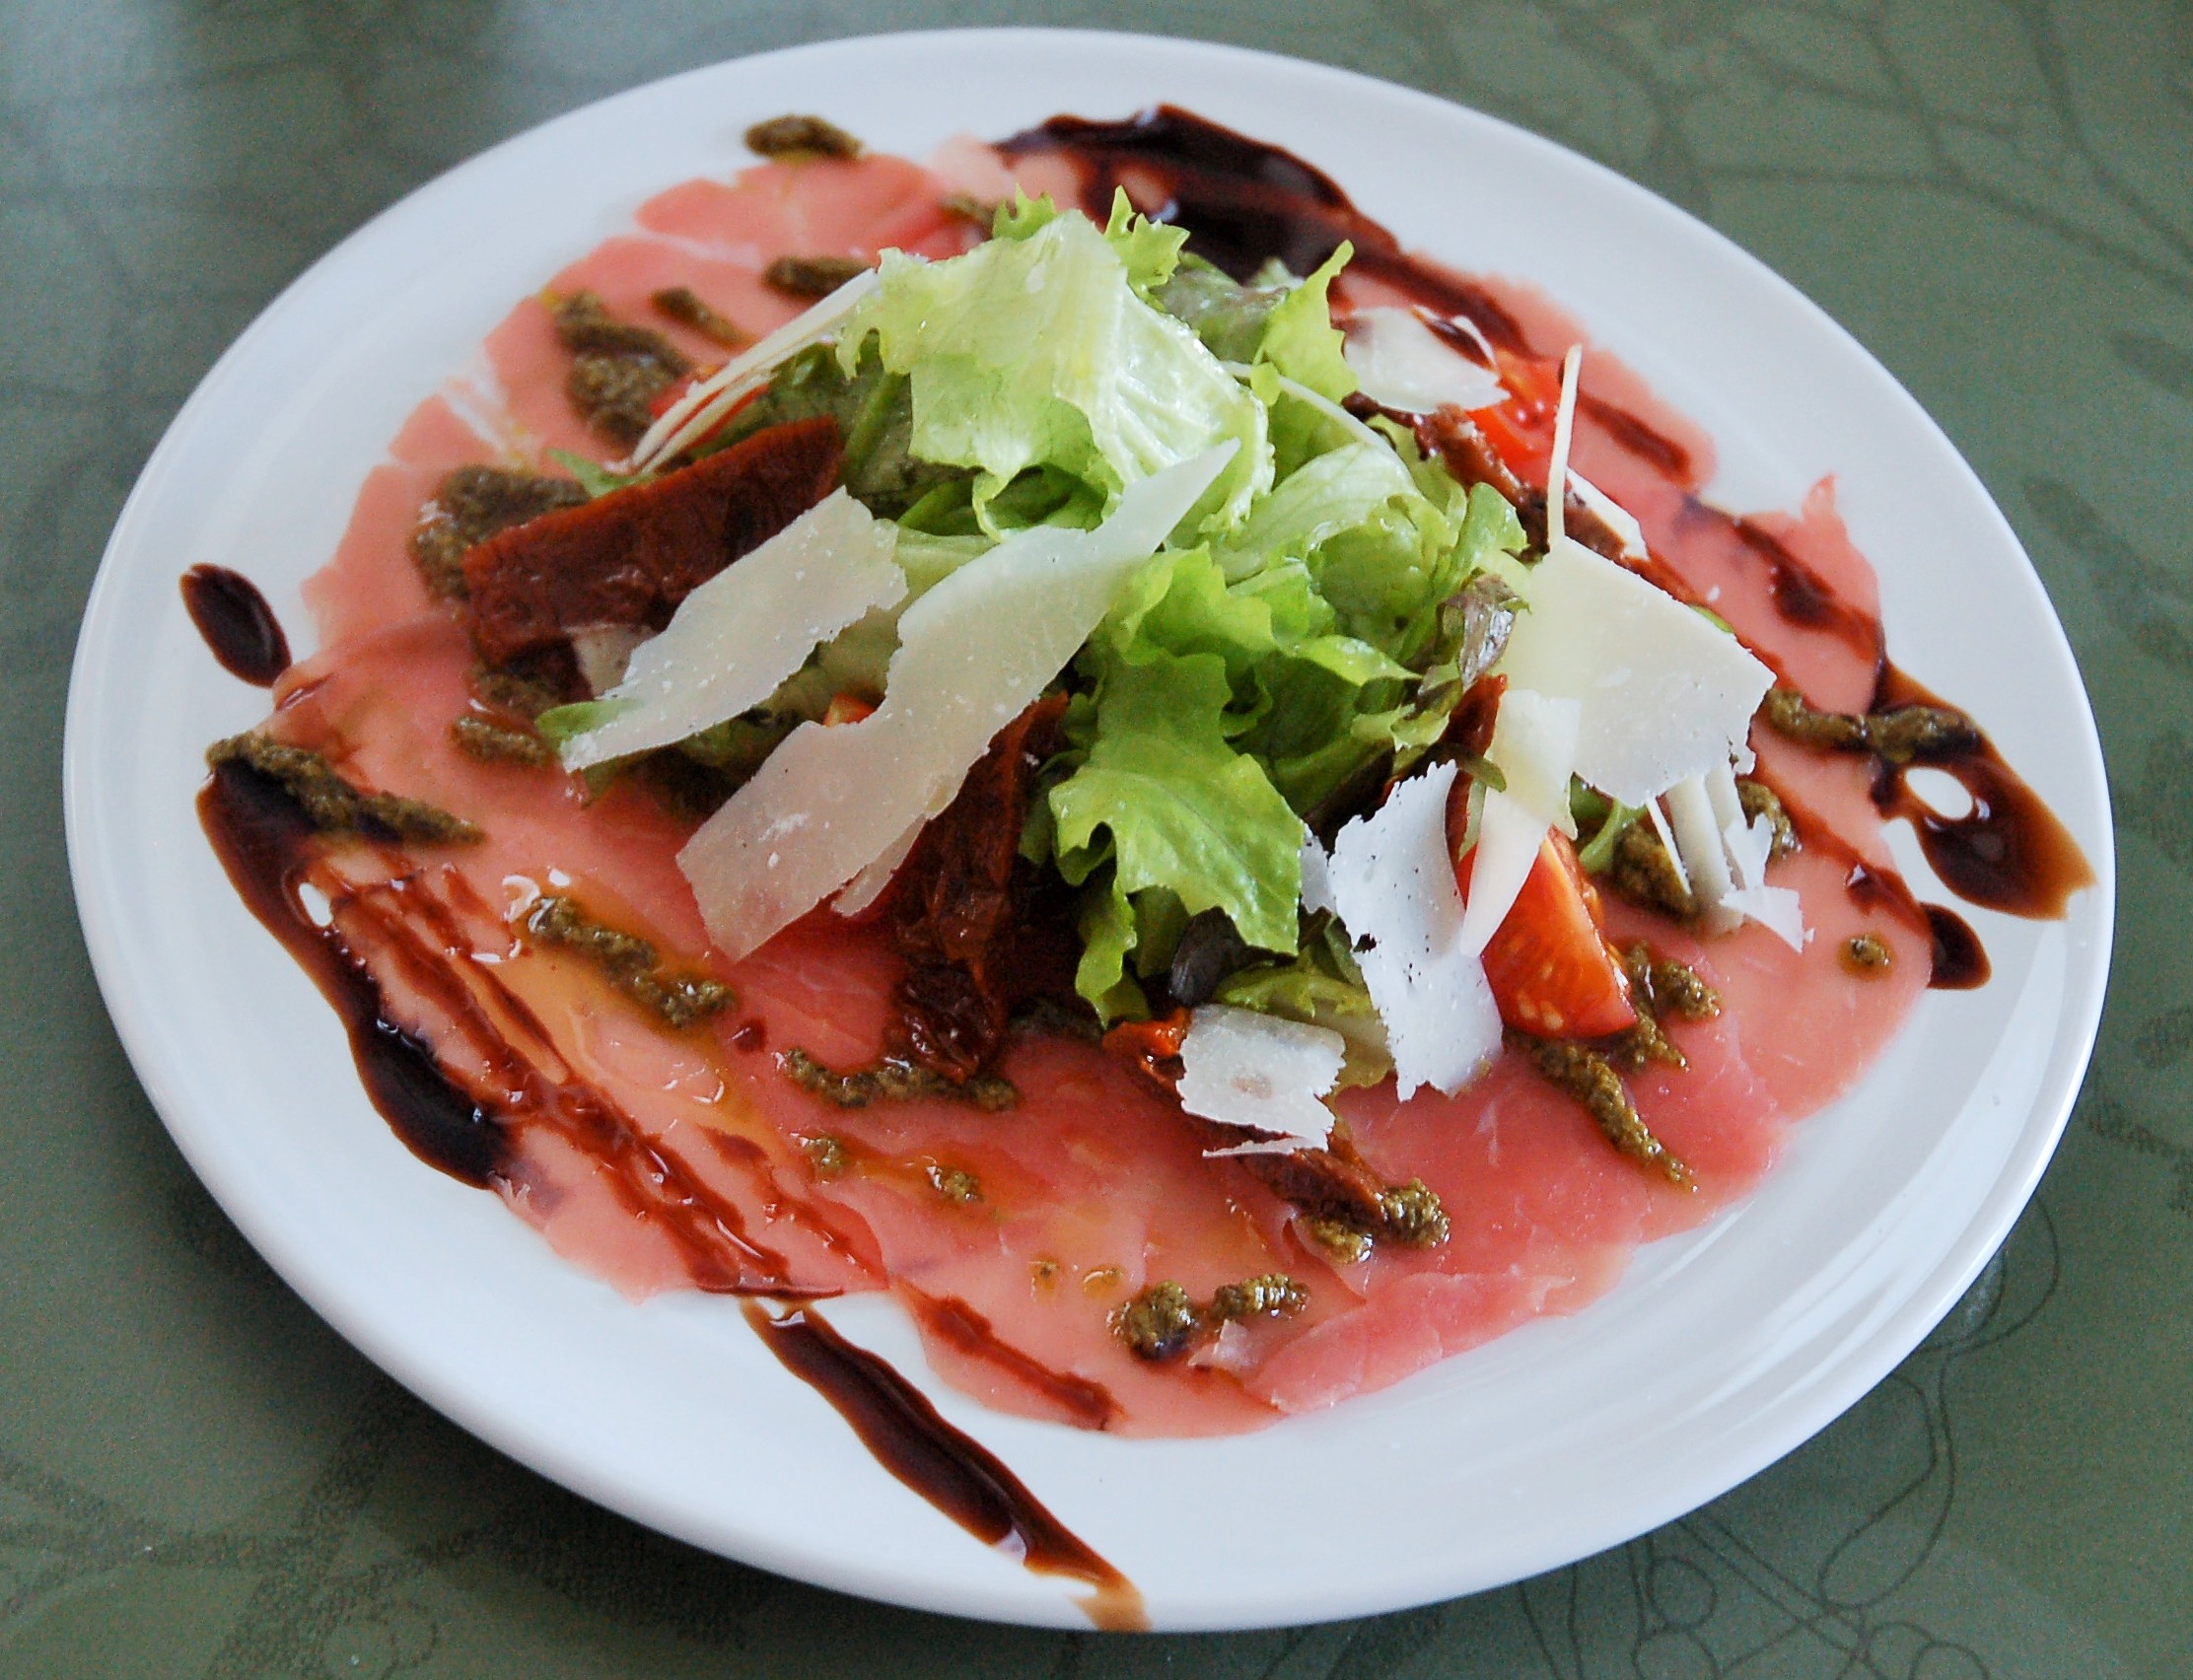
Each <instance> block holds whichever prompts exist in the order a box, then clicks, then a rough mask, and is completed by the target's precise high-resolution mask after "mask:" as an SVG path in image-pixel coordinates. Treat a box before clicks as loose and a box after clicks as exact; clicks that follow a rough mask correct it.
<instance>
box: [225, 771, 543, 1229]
mask: <svg viewBox="0 0 2193 1680" xmlns="http://www.w3.org/2000/svg"><path fill="white" fill-rule="evenodd" d="M198 820H199V822H200V823H201V824H203V825H204V828H205V832H206V838H207V839H208V840H210V841H211V842H212V843H213V850H214V854H215V855H216V856H217V857H218V858H219V859H220V860H221V867H222V868H223V869H224V870H226V871H227V872H228V875H229V879H230V880H231V881H233V882H234V883H235V885H236V889H237V892H238V894H239V895H240V896H242V898H243V900H244V902H245V904H246V905H247V906H248V908H249V909H250V911H251V914H252V915H254V916H256V917H257V918H258V919H259V921H260V922H261V923H262V924H263V925H264V926H265V928H266V931H267V932H268V933H270V934H272V935H273V936H274V937H275V938H276V939H278V940H280V941H281V942H282V945H284V947H285V948H287V950H288V951H289V953H290V955H291V956H293V957H295V958H296V959H297V961H298V964H299V966H301V967H302V968H303V969H304V970H305V972H306V973H308V974H310V975H311V976H312V977H313V982H314V984H315V985H317V986H318V988H319V990H320V993H321V995H322V996H324V997H325V998H326V1000H327V1001H328V1003H330V1004H331V1005H333V1006H334V1009H335V1014H336V1015H338V1016H340V1017H341V1019H342V1023H343V1030H344V1031H345V1032H346V1033H348V1034H349V1037H350V1050H351V1054H352V1056H354V1057H355V1058H356V1059H357V1063H358V1075H359V1078H360V1079H361V1080H363V1081H364V1083H365V1086H366V1094H367V1095H368V1096H369V1097H371V1098H372V1100H373V1105H374V1107H376V1108H378V1109H379V1110H380V1111H381V1113H382V1116H383V1117H384V1118H385V1119H387V1121H388V1122H389V1127H390V1129H391V1130H393V1131H394V1133H395V1135H396V1136H397V1137H398V1138H400V1139H401V1140H402V1141H403V1144H404V1147H405V1148H406V1149H408V1150H410V1151H411V1153H412V1154H413V1155H417V1156H418V1157H419V1158H420V1159H421V1160H423V1161H425V1162H426V1163H427V1164H428V1165H429V1166H434V1167H439V1168H440V1169H441V1170H442V1171H444V1172H446V1173H448V1174H449V1175H450V1176H451V1177H452V1178H456V1179H459V1180H460V1181H462V1182H463V1183H466V1184H470V1185H474V1186H477V1187H478V1188H481V1189H485V1188H486V1187H487V1186H488V1184H489V1182H490V1181H491V1180H492V1178H493V1177H494V1175H495V1174H496V1173H497V1172H498V1171H499V1170H500V1169H501V1168H502V1166H503V1164H504V1156H505V1140H504V1137H503V1133H502V1129H501V1128H500V1127H499V1126H498V1125H497V1124H496V1123H495V1121H494V1119H493V1117H492V1116H490V1115H488V1114H486V1113H485V1112H483V1111H482V1110H481V1109H480V1108H479V1107H478V1105H476V1104H475V1103H474V1102H473V1101H472V1099H471V1098H470V1097H469V1096H467V1095H466V1094H465V1093H464V1092H463V1091H461V1090H460V1089H459V1088H458V1087H457V1086H456V1085H454V1084H452V1083H451V1081H450V1079H449V1077H448V1075H446V1074H444V1073H443V1072H442V1069H441V1067H440V1065H439V1064H438V1063H437V1062H436V1061H435V1059H434V1052H433V1051H432V1050H430V1049H429V1048H428V1047H427V1046H426V1044H424V1043H423V1042H422V1041H421V1040H419V1039H418V1038H416V1037H414V1036H412V1035H411V1034H410V1033H408V1032H406V1031H404V1030H403V1029H402V1028H401V1027H399V1026H397V1025H396V1024H395V1023H394V1022H393V1021H391V1020H390V1019H389V1016H388V1013H387V1011H386V1009H385V1008H384V1007H383V1000H382V990H381V983H380V982H379V981H378V980H376V979H375V978H374V976H373V971H372V970H371V969H370V968H368V967H367V965H366V964H365V962H364V961H363V960H361V959H360V957H359V956H358V954H357V953H356V952H355V951H353V950H352V949H351V948H350V946H349V945H348V943H347V942H346V941H345V940H344V938H343V936H342V934H341V933H340V932H339V931H338V930H337V929H336V928H335V926H334V925H333V924H332V923H330V924H329V925H328V926H327V927H324V928H322V927H319V926H318V924H316V923H315V922H314V921H313V919H312V917H311V916H310V915H308V914H307V913H306V909H305V905H304V901H303V899H302V898H301V897H300V896H299V893H298V888H299V886H300V885H301V884H302V882H303V880H304V877H305V866H306V864H307V862H308V861H309V860H310V858H311V856H312V852H313V848H314V846H315V845H316V843H317V838H318V837H317V835H316V834H315V832H314V829H313V825H312V823H311V822H310V821H309V820H307V818H306V816H305V813H304V811H303V810H302V809H300V808H299V806H298V804H297V802H296V801H295V800H294V799H293V798H291V797H290V795H289V793H288V792H287V790H285V789H284V788H283V787H282V786H281V784H280V783H278V782H276V781H274V780H273V779H271V778H270V777H266V776H262V775H260V774H259V773H258V772H257V771H256V770H253V769H251V768H249V767H248V766H247V765H245V764H242V763H240V762H235V761H231V762H230V763H227V764H223V765H221V766H219V767H218V768H217V769H215V771H214V772H213V776H212V779H211V780H210V781H208V782H207V783H206V785H205V787H204V789H203V790H201V791H200V793H199V795H198Z"/></svg>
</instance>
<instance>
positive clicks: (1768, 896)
mask: <svg viewBox="0 0 2193 1680" xmlns="http://www.w3.org/2000/svg"><path fill="white" fill-rule="evenodd" d="M1721 907H1722V909H1723V910H1725V911H1733V912H1734V913H1735V914H1737V915H1740V916H1743V917H1746V918H1747V919H1749V920H1751V921H1754V922H1756V923H1758V924H1759V926H1761V927H1762V928H1764V929H1766V930H1767V932H1768V933H1770V934H1772V935H1774V937H1775V938H1776V939H1778V940H1780V941H1781V942H1782V943H1783V944H1784V945H1788V946H1789V947H1790V948H1791V949H1792V950H1803V949H1804V945H1805V942H1806V941H1807V940H1809V939H1810V938H1811V937H1812V936H1811V935H1810V934H1809V933H1808V932H1806V930H1805V926H1804V906H1803V905H1802V904H1801V903H1800V902H1799V901H1798V896H1797V890H1796V888H1794V887H1788V886H1745V887H1738V888H1737V889H1736V890H1735V891H1734V892H1732V893H1730V894H1729V895H1728V897H1726V898H1724V899H1723V900H1722V901H1721Z"/></svg>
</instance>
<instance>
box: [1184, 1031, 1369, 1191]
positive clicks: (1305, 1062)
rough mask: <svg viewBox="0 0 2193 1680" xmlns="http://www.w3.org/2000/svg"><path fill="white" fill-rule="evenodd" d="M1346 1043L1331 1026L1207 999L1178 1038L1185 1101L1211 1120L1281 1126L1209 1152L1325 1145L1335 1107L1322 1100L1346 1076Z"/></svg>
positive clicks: (1266, 1152)
mask: <svg viewBox="0 0 2193 1680" xmlns="http://www.w3.org/2000/svg"><path fill="white" fill-rule="evenodd" d="M1347 1050H1348V1041H1347V1040H1346V1039H1344V1038H1342V1037H1341V1036H1340V1034H1339V1033H1337V1032H1334V1031H1332V1030H1331V1029H1330V1028H1328V1027H1322V1026H1311V1025H1309V1024H1307V1023H1306V1022H1303V1021H1297V1020H1284V1019H1282V1018H1280V1017H1279V1016H1277V1015H1261V1014H1259V1013H1257V1012H1256V1011H1255V1010H1240V1009H1235V1008H1233V1007H1231V1006H1230V1005H1226V1004H1205V1005H1203V1006H1202V1007H1201V1008H1200V1009H1198V1010H1197V1011H1196V1012H1195V1014H1194V1015H1191V1016H1190V1017H1189V1020H1188V1031H1187V1036H1186V1037H1184V1038H1182V1039H1181V1041H1180V1087H1179V1089H1180V1106H1181V1107H1182V1108H1185V1109H1186V1110H1187V1111H1188V1112H1189V1113H1190V1114H1200V1115H1201V1116H1202V1117H1203V1118H1204V1119H1206V1120H1219V1121H1223V1122H1225V1123H1226V1124H1227V1125H1230V1126H1253V1127H1255V1128H1256V1129H1257V1130H1258V1131H1260V1132H1276V1133H1278V1134H1279V1136H1277V1137H1274V1138H1264V1139H1256V1140H1252V1141H1250V1142H1247V1143H1242V1144H1236V1145H1233V1146H1231V1147H1229V1148H1225V1149H1216V1150H1205V1151H1204V1152H1203V1153H1204V1155H1206V1156H1219V1155H1276V1154H1285V1153H1287V1152H1289V1151H1292V1150H1299V1149H1322V1148H1323V1147H1324V1145H1325V1143H1326V1142H1327V1141H1328V1139H1329V1138H1330V1137H1331V1135H1332V1110H1331V1109H1329V1108H1327V1107H1326V1106H1325V1105H1324V1104H1323V1103H1322V1102H1320V1101H1318V1098H1319V1097H1321V1096H1323V1095H1324V1094H1325V1093H1326V1092H1327V1091H1329V1090H1331V1089H1332V1087H1333V1085H1334V1084H1335V1083H1336V1082H1337V1081H1338V1080H1339V1078H1340V1066H1341V1063H1342V1062H1343V1061H1344V1060H1345V1059H1346V1056H1347Z"/></svg>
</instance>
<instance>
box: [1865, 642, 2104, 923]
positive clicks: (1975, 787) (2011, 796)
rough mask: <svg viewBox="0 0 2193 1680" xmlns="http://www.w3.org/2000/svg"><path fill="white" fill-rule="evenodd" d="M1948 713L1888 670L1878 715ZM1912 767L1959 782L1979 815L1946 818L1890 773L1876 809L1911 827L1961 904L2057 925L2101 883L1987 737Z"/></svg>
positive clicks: (1880, 686) (1901, 773) (1881, 780)
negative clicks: (1932, 709) (1929, 709)
mask: <svg viewBox="0 0 2193 1680" xmlns="http://www.w3.org/2000/svg"><path fill="white" fill-rule="evenodd" d="M1944 704H1945V702H1944V701H1942V700H1940V699H1938V698H1937V697H1936V696H1935V695H1933V694H1931V693H1929V692H1928V691H1927V690H1926V689H1925V688H1923V687H1921V686H1920V685H1919V684H1918V683H1916V682H1914V681H1913V680H1912V679H1911V678H1910V677H1908V676H1906V675H1905V674H1904V673H1903V672H1902V671H1900V670H1898V669H1897V668H1896V667H1895V666H1894V665H1887V664H1883V665H1882V666H1881V670H1880V677H1879V680H1878V682H1877V683H1876V684H1875V691H1874V709H1875V711H1879V710H1881V709H1883V708H1885V707H1891V706H1941V705H1944ZM1911 768H1913V769H1919V768H1925V769H1930V770H1940V771H1942V772H1944V773H1945V774H1946V775H1949V776H1952V777H1954V778H1955V779H1956V781H1957V782H1958V784H1959V785H1960V786H1961V787H1962V788H1963V789H1964V791H1965V793H1966V794H1968V795H1970V796H1971V800H1972V808H1971V809H1970V810H1969V811H1967V812H1965V813H1964V814H1963V815H1962V816H1945V815H1943V814H1942V813H1941V812H1939V811H1937V810H1936V809H1935V808H1934V807H1933V806H1932V805H1928V804H1927V803H1926V801H1924V800H1922V799H1921V798H1919V796H1918V795H1917V794H1915V793H1913V792H1912V791H1911V787H1910V781H1909V774H1908V772H1907V771H1906V770H1901V769H1895V768H1891V767H1889V766H1886V765H1883V766H1882V768H1881V773H1880V775H1879V776H1878V777H1876V778H1875V783H1874V804H1875V805H1877V806H1879V808H1880V810H1881V811H1882V813H1883V814H1884V815H1888V816H1900V817H1902V818H1904V820H1906V821H1907V822H1909V823H1910V824H1911V826H1912V828H1913V830H1914V831H1915V832H1916V833H1917V834H1918V836H1919V845H1920V849H1921V850H1923V851H1924V852H1925V853H1926V855H1927V862H1928V863H1929V864H1931V865H1933V866H1934V871H1935V874H1937V875H1940V876H1941V877H1942V878H1943V880H1944V881H1945V882H1946V883H1947V884H1948V886H1949V889H1950V890H1951V891H1953V892H1954V893H1956V894H1957V896H1958V897H1960V898H1964V899H1968V900H1970V901H1971V902H1972V903H1974V904H1984V905H1986V906H1987V907H1988V908H1989V909H1991V910H2000V911H2003V912H2004V913H2005V914H2006V915H2011V916H2025V917H2032V918H2055V917H2060V916H2062V915H2063V914H2064V908H2065V906H2066V905H2067V904H2068V903H2069V902H2070V900H2071V895H2072V894H2073V893H2075V892H2077V891H2078V890H2079V889H2080V888H2081V887H2083V886H2091V885H2092V884H2093V879H2094V872H2093V867H2092V866H2091V865H2090V864H2088V863H2087V856H2086V854H2085V853H2084V852H2082V851H2081V850H2080V849H2079V842H2078V841H2076V840H2074V839H2073V838H2072V837H2071V834H2070V831H2069V830H2067V829H2066V828H2065V827H2064V825H2063V824H2062V823H2061V822H2059V821H2058V820H2057V819H2056V814H2055V812H2053V811H2051V810H2050V809H2049V808H2048V806H2046V805H2043V804H2042V803H2041V801H2040V798H2039V796H2038V795H2036V794H2035V793H2034V792H2033V790H2032V789H2031V788H2029V787H2027V786H2026V785H2025V783H2024V781H2023V780H2022V779H2020V777H2019V776H2018V774H2017V772H2016V771H2015V770H2013V769H2012V768H2011V767H2010V766H2009V765H2008V764H2006V763H2004V761H2003V755H2002V754H2001V753H1999V752H1997V751H1996V750H1995V746H1994V744H1993V743H1992V742H1991V741H1989V740H1988V739H1987V737H1986V736H1985V735H1982V736H1981V737H1980V738H1979V740H1978V742H1977V743H1976V744H1975V745H1973V746H1971V747H1968V748H1965V749H1964V750H1962V751H1959V752H1954V753H1946V754H1942V755H1939V756H1931V757H1928V758H1925V759H1923V760H1921V761H1920V762H1919V763H1917V764H1914V765H1913V766H1911Z"/></svg>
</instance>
